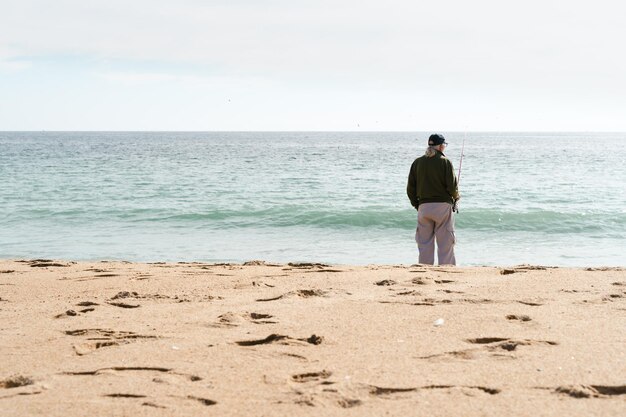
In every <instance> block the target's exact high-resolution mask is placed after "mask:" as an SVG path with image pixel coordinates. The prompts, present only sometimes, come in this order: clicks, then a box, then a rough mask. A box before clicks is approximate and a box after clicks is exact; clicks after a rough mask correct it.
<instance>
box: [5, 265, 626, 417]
mask: <svg viewBox="0 0 626 417" xmlns="http://www.w3.org/2000/svg"><path fill="white" fill-rule="evenodd" d="M625 319H626V269H620V268H604V269H592V268H588V269H572V268H545V267H532V266H518V267H509V268H491V267H489V268H487V267H485V268H453V267H447V268H441V267H424V266H420V265H413V266H380V265H373V266H367V267H356V266H327V265H320V264H293V265H269V264H264V263H262V262H252V263H249V264H244V265H234V264H233V265H213V264H204V263H179V264H163V263H159V264H139V263H128V262H104V261H103V262H68V261H49V260H31V261H0V410H1V412H0V414H2V415H3V416H26V415H42V416H43V415H46V416H51V415H56V416H61V415H62V416H87V415H88V416H141V415H151V416H153V415H154V416H179V415H180V416H183V415H184V416H188V415H219V416H227V415H242V416H246V415H250V416H274V415H285V416H287V415H324V416H332V415H352V416H380V415H383V414H388V415H416V416H417V415H424V416H427V415H439V416H460V415H466V416H479V415H480V416H502V415H528V416H535V415H554V416H563V415H581V416H583V415H585V416H587V415H603V416H610V415H614V416H617V415H626V352H625V346H626V320H625Z"/></svg>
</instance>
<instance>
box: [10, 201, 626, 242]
mask: <svg viewBox="0 0 626 417" xmlns="http://www.w3.org/2000/svg"><path fill="white" fill-rule="evenodd" d="M47 220H49V221H59V220H63V221H66V222H71V223H72V224H76V223H82V222H89V223H99V222H111V221H112V222H120V223H124V224H126V225H128V226H131V227H132V224H139V223H150V224H154V223H162V224H163V225H164V226H174V227H185V226H189V227H201V228H212V229H233V228H283V227H297V226H308V227H315V228H327V229H349V228H376V229H401V230H409V229H414V228H415V224H416V213H415V211H413V210H410V209H409V210H407V209H399V208H389V207H383V206H372V207H364V208H358V209H355V208H350V209H341V208H309V207H302V206H298V205H285V206H276V207H273V208H268V209H260V210H250V209H240V210H219V209H216V208H213V209H208V210H207V209H204V210H201V211H200V210H197V211H186V212H183V211H180V210H179V209H174V208H159V209H150V208H108V209H100V210H94V209H82V210H81V209H72V210H63V211H54V210H50V209H43V210H42V209H39V210H32V211H21V212H20V213H19V215H18V214H14V215H11V214H8V215H6V216H4V217H3V218H2V219H0V224H2V223H4V224H9V223H21V224H25V223H28V222H29V221H36V222H37V223H39V222H41V221H44V222H45V221H47ZM456 226H457V228H458V229H459V230H474V231H494V232H506V231H515V232H531V233H575V234H579V233H594V234H605V235H608V234H610V235H622V234H623V233H626V212H559V211H550V210H536V209H535V210H528V211H509V210H500V209H477V208H472V209H466V210H465V209H462V211H461V213H459V214H457V215H456Z"/></svg>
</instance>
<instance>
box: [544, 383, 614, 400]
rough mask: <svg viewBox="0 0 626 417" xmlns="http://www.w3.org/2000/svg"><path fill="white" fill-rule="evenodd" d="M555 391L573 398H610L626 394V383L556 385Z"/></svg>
mask: <svg viewBox="0 0 626 417" xmlns="http://www.w3.org/2000/svg"><path fill="white" fill-rule="evenodd" d="M553 392H554V393H556V394H563V395H568V396H570V397H573V398H609V397H612V396H616V395H626V385H568V386H561V387H556V388H554V389H553Z"/></svg>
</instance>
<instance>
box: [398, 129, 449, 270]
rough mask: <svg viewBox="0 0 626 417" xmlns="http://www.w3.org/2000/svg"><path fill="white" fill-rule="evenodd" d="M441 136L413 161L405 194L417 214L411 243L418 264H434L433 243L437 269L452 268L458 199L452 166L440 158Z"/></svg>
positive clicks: (429, 141)
mask: <svg viewBox="0 0 626 417" xmlns="http://www.w3.org/2000/svg"><path fill="white" fill-rule="evenodd" d="M446 145H447V143H446V140H445V138H444V137H443V136H442V135H438V134H435V135H431V136H430V137H429V138H428V148H426V153H425V154H424V155H423V156H421V157H419V158H417V159H416V160H415V161H413V164H412V165H411V171H410V172H409V181H408V184H407V186H406V193H407V195H408V196H409V200H411V204H412V205H413V207H415V209H416V210H417V230H416V232H415V241H416V242H417V247H418V249H419V263H421V264H429V265H432V264H434V263H435V239H437V258H438V260H439V265H456V259H455V257H454V244H455V243H456V238H455V235H454V212H453V210H452V208H453V206H454V203H455V202H456V200H458V199H459V198H461V197H460V195H459V187H458V182H457V178H456V175H455V174H454V169H453V168H452V162H450V160H449V159H448V158H446V156H445V155H444V154H443V150H444V149H445V147H446Z"/></svg>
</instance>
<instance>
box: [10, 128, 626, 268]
mask: <svg viewBox="0 0 626 417" xmlns="http://www.w3.org/2000/svg"><path fill="white" fill-rule="evenodd" d="M430 133H434V132H403V133H398V132H388V133H381V132H223V133H222V132H198V133H194V132H184V133H175V132H0V179H1V182H0V259H7V258H61V259H72V260H99V259H123V260H130V261H209V262H223V261H227V262H242V261H246V260H251V259H263V260H267V261H273V262H289V261H315V262H326V263H340V264H374V263H385V264H411V263H416V262H417V247H416V244H415V240H414V234H415V225H416V211H415V210H414V209H413V208H412V207H411V205H410V204H409V201H408V198H407V196H406V181H407V175H408V172H409V167H410V165H411V163H412V162H413V160H414V159H415V158H416V157H418V156H420V155H422V154H423V152H424V149H425V147H426V141H427V137H428V135H429V134H430ZM439 133H443V134H444V135H445V136H446V139H447V141H448V142H449V143H450V144H449V146H448V147H447V149H446V151H445V152H446V155H447V156H448V157H449V158H450V160H451V161H452V163H453V165H454V167H455V170H457V171H458V168H459V165H460V157H461V148H462V145H463V141H464V137H466V139H465V148H464V154H465V156H464V159H463V163H462V170H461V174H460V175H461V178H460V191H461V195H462V200H461V204H460V207H459V208H460V212H459V213H458V214H457V215H456V227H457V233H456V235H457V246H456V252H457V260H458V262H459V264H461V265H514V264H522V263H530V264H546V265H560V266H599V265H626V237H625V236H626V134H624V133H611V134H607V133H493V132H491V133H479V132H471V133H467V134H464V133H463V132H460V133H459V132H456V133H455V132H439Z"/></svg>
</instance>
